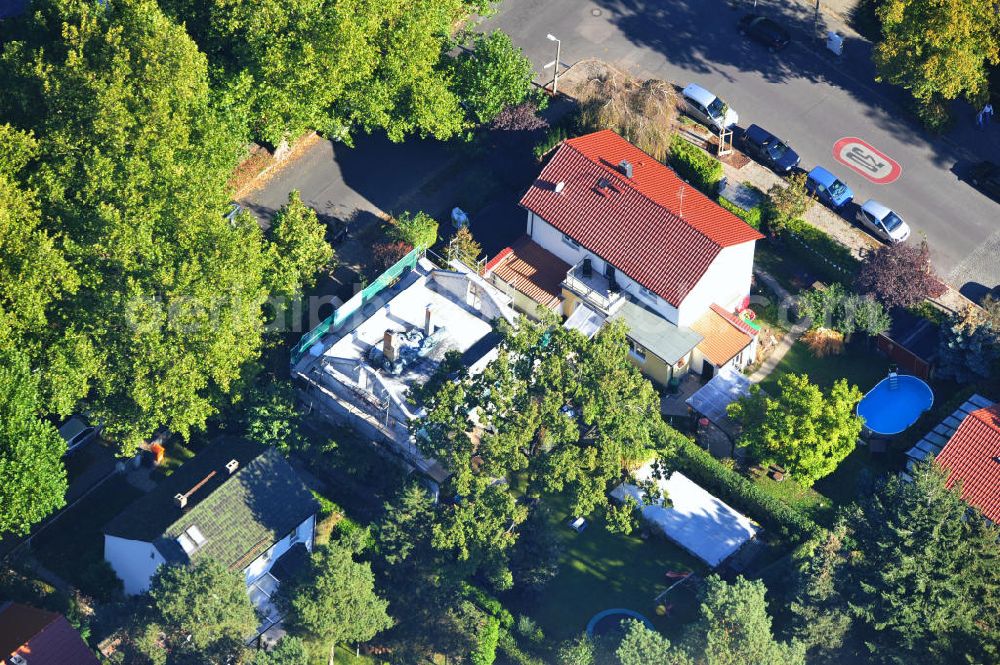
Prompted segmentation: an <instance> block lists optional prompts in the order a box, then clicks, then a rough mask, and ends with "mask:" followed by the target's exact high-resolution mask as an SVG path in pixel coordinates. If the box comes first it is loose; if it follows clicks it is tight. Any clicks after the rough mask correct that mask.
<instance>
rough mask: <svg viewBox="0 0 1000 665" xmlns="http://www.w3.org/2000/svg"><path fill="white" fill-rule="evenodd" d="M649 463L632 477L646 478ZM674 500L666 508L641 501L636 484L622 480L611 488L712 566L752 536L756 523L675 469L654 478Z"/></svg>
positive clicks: (618, 496) (640, 494)
mask: <svg viewBox="0 0 1000 665" xmlns="http://www.w3.org/2000/svg"><path fill="white" fill-rule="evenodd" d="M652 476H653V471H652V467H651V466H650V465H649V464H647V465H646V466H644V467H642V468H641V469H639V470H638V471H637V472H636V474H635V477H636V479H638V480H649V479H650V478H652ZM657 482H658V484H659V486H660V488H661V489H662V490H663V491H664V493H665V494H666V495H667V497H668V498H669V499H670V501H671V502H673V505H672V506H671V507H669V508H664V507H663V506H662V505H660V504H659V503H655V504H651V505H648V506H644V505H643V501H642V497H643V493H642V491H641V490H640V489H639V488H638V487H636V486H635V485H631V484H628V483H622V484H621V485H619V486H618V487H616V488H615V489H613V490H612V491H611V496H613V497H615V498H616V499H618V500H619V501H621V500H624V498H625V496H626V495H627V496H631V497H632V498H633V499H635V500H636V501H637V502H638V503H639V505H640V506H642V517H643V519H645V520H646V521H647V522H649V523H650V524H653V525H655V526H657V527H659V528H660V529H661V530H662V531H663V533H664V534H666V535H667V537H668V538H670V540H672V541H674V542H675V543H677V544H678V545H680V546H681V547H683V548H684V549H685V550H687V551H688V552H690V553H691V554H693V555H695V556H696V557H698V558H699V559H701V560H702V561H704V562H705V563H707V564H708V565H709V566H712V567H715V566H718V565H719V564H720V563H722V562H723V561H725V560H726V558H728V557H729V556H730V555H731V554H733V553H734V552H736V550H738V549H740V547H742V546H743V544H744V543H745V542H747V541H748V540H750V539H751V538H753V537H754V536H755V535H756V534H757V532H758V531H759V527H758V526H756V525H755V524H754V523H753V522H751V521H750V518H748V517H746V516H745V515H742V514H740V513H738V512H736V511H735V510H733V509H732V508H730V507H729V506H728V505H726V504H725V503H723V502H722V501H720V500H719V499H717V498H716V497H714V496H712V495H711V494H709V493H708V492H706V491H705V490H704V489H702V488H701V487H700V486H699V485H696V484H695V483H694V482H693V481H691V480H689V479H688V478H687V477H686V476H684V475H683V474H682V473H680V472H678V471H674V472H673V473H672V474H671V475H670V478H668V479H666V480H662V479H661V480H659V481H657Z"/></svg>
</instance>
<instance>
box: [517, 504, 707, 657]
mask: <svg viewBox="0 0 1000 665" xmlns="http://www.w3.org/2000/svg"><path fill="white" fill-rule="evenodd" d="M543 501H545V502H546V504H547V505H548V506H549V507H550V508H552V515H553V518H552V523H551V526H550V528H552V529H554V530H555V533H556V534H558V536H559V539H560V543H561V545H562V546H563V559H562V562H561V566H560V571H559V574H558V575H557V576H556V578H555V579H554V580H552V582H550V583H549V585H548V586H547V587H546V589H545V590H544V591H543V592H542V593H541V594H540V597H538V598H536V599H532V600H531V601H530V602H516V601H515V602H512V603H511V604H510V605H511V611H512V612H514V613H515V615H516V614H518V613H520V614H526V615H528V616H530V617H532V618H533V619H535V620H536V621H537V622H538V624H539V626H540V627H541V628H542V630H543V631H544V632H545V635H546V637H547V638H548V639H549V640H552V641H559V640H563V639H567V638H570V637H573V636H575V635H579V634H580V633H582V632H583V631H584V630H585V629H586V627H587V622H588V621H589V620H590V618H591V617H592V616H593V615H595V614H597V613H598V612H600V611H601V610H606V609H610V608H616V607H622V608H627V609H631V610H635V611H636V612H640V613H641V614H643V615H645V616H646V617H648V618H649V619H650V620H651V621H652V622H653V624H654V625H655V626H656V627H657V628H658V629H660V630H661V631H663V632H664V633H665V634H667V635H668V636H671V637H676V635H677V634H678V632H679V628H680V626H681V625H683V624H684V623H687V622H688V621H690V620H691V619H693V618H694V616H695V614H696V612H697V601H696V600H695V598H694V594H693V593H691V592H688V591H686V590H685V588H684V587H680V588H678V589H675V590H674V591H672V592H671V593H670V595H669V596H668V597H667V598H666V599H665V601H666V602H668V603H671V604H673V606H674V607H673V611H672V614H671V616H670V617H669V618H664V617H659V616H657V615H656V612H655V603H654V602H653V600H654V598H655V597H656V596H657V595H658V594H659V593H660V592H661V591H663V590H664V589H665V588H666V587H667V586H668V584H669V582H670V581H669V580H668V579H667V578H666V577H665V576H664V573H666V572H667V571H668V570H675V571H688V570H694V571H695V572H696V573H698V574H700V575H703V574H705V572H706V569H705V566H704V565H703V564H702V563H701V562H700V561H698V560H697V559H695V558H694V557H693V556H691V555H690V554H688V553H686V552H685V551H683V550H682V549H680V548H679V547H677V546H676V545H674V544H673V543H670V542H667V541H665V540H662V539H660V538H651V539H650V540H648V541H646V540H643V539H642V538H640V537H639V535H638V534H633V535H629V536H623V535H618V534H613V533H610V532H608V531H607V529H606V528H605V525H604V522H603V520H602V519H595V520H590V523H589V525H588V526H587V528H586V529H585V530H584V531H583V533H576V532H575V531H573V530H572V529H570V528H569V526H567V524H568V522H569V520H570V519H571V517H572V516H571V515H570V513H569V502H568V500H566V499H564V498H562V497H546V498H545V499H543Z"/></svg>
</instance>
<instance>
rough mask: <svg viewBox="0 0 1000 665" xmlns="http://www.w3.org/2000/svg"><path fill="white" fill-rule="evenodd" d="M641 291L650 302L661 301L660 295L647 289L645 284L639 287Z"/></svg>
mask: <svg viewBox="0 0 1000 665" xmlns="http://www.w3.org/2000/svg"><path fill="white" fill-rule="evenodd" d="M639 293H641V294H642V295H643V296H644V297H645V298H646V299H647V300H649V301H650V302H654V303H655V302H659V301H660V299H659V297H657V295H656V294H655V293H653V292H652V291H650V290H649V289H647V288H646V287H645V286H640V287H639Z"/></svg>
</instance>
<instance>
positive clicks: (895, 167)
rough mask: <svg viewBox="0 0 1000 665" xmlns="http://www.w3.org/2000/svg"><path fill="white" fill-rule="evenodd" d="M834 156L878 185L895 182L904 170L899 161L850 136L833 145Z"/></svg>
mask: <svg viewBox="0 0 1000 665" xmlns="http://www.w3.org/2000/svg"><path fill="white" fill-rule="evenodd" d="M833 157H834V159H836V160H837V161H838V162H840V163H841V164H844V165H846V166H849V167H850V168H852V169H854V170H855V171H856V172H858V173H860V174H861V175H863V176H864V177H865V178H868V180H871V181H872V182H873V183H875V184H876V185H888V184H889V183H890V182H895V181H896V180H897V179H898V178H899V176H900V174H901V173H902V172H903V167H901V166H900V165H899V163H898V162H897V161H896V160H894V159H892V158H891V157H889V156H888V155H886V154H885V153H884V152H882V151H880V150H878V149H877V148H875V147H874V146H872V145H870V144H868V143H866V142H864V141H862V140H861V139H859V138H855V137H853V136H848V137H845V138H842V139H840V140H839V141H837V142H836V143H835V144H834V146H833Z"/></svg>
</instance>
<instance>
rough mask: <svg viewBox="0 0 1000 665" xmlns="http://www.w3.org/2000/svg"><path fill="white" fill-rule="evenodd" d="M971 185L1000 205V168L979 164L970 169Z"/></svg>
mask: <svg viewBox="0 0 1000 665" xmlns="http://www.w3.org/2000/svg"><path fill="white" fill-rule="evenodd" d="M969 184H970V185H972V186H973V187H975V188H976V189H978V190H979V191H981V192H982V193H983V194H985V195H986V196H988V197H990V198H991V199H993V200H994V201H996V202H997V203H1000V166H997V165H996V164H994V163H993V162H979V163H978V164H976V165H975V166H973V167H972V168H971V169H969Z"/></svg>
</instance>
